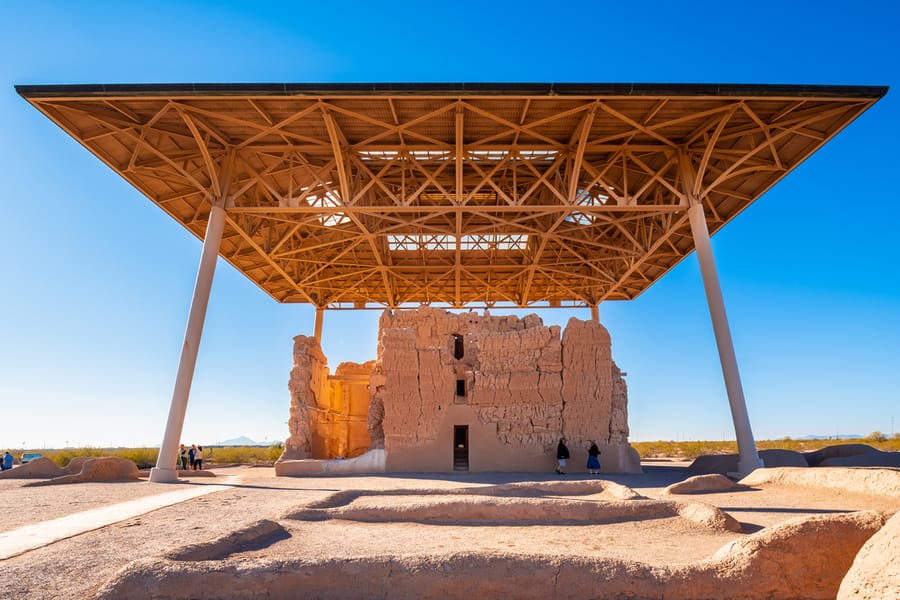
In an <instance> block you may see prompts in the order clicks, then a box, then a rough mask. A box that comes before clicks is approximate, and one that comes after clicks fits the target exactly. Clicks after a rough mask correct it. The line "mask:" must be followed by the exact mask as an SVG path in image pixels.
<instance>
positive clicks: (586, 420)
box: [562, 317, 613, 444]
mask: <svg viewBox="0 0 900 600" xmlns="http://www.w3.org/2000/svg"><path fill="white" fill-rule="evenodd" d="M612 368H613V362H612V346H611V342H610V337H609V332H608V331H607V330H606V328H605V327H604V326H603V325H601V324H600V323H596V322H594V321H581V320H579V319H576V318H574V317H572V318H570V319H569V322H568V323H567V324H566V329H565V331H564V332H563V336H562V397H563V410H562V419H563V431H564V432H565V435H566V437H567V438H570V441H572V442H575V443H576V444H583V443H585V442H588V441H595V442H597V443H600V444H608V443H610V417H611V412H612V393H613V375H612Z"/></svg>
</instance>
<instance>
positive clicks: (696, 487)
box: [663, 473, 742, 494]
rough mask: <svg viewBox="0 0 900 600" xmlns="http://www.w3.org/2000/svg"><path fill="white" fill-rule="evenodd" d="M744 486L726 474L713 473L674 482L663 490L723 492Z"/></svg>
mask: <svg viewBox="0 0 900 600" xmlns="http://www.w3.org/2000/svg"><path fill="white" fill-rule="evenodd" d="M741 488H742V486H739V485H737V484H736V483H735V482H733V481H732V480H730V479H728V478H727V477H725V476H724V475H719V474H718V473H713V474H710V475H695V476H694V477H690V478H688V479H685V480H684V481H679V482H678V483H673V484H672V485H670V486H669V487H667V488H666V489H664V490H663V493H664V494H699V493H705V492H723V491H726V490H727V491H733V490H736V489H741Z"/></svg>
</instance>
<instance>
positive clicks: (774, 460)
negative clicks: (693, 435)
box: [688, 449, 809, 475]
mask: <svg viewBox="0 0 900 600" xmlns="http://www.w3.org/2000/svg"><path fill="white" fill-rule="evenodd" d="M759 457H760V458H761V459H762V461H763V464H765V466H767V467H807V466H809V465H808V463H807V462H806V459H805V458H804V457H803V455H802V454H800V453H799V452H794V451H793V450H779V449H772V450H760V451H759ZM737 464H738V455H737V454H705V455H703V456H698V457H697V458H696V459H695V460H694V462H692V463H691V464H690V466H689V467H688V471H690V472H692V473H718V474H720V475H728V474H729V473H734V472H736V471H737V470H738V467H737Z"/></svg>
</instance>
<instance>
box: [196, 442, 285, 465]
mask: <svg viewBox="0 0 900 600" xmlns="http://www.w3.org/2000/svg"><path fill="white" fill-rule="evenodd" d="M283 450H284V446H283V445H282V444H272V445H271V446H219V447H215V446H214V447H204V448H203V460H204V462H207V461H209V462H215V463H219V464H228V463H238V464H242V465H272V464H275V461H276V460H278V457H279V456H281V453H282V451H283Z"/></svg>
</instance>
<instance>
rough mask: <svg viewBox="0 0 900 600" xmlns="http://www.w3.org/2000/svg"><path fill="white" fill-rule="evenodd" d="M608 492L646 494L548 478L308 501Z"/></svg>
mask: <svg viewBox="0 0 900 600" xmlns="http://www.w3.org/2000/svg"><path fill="white" fill-rule="evenodd" d="M592 494H593V495H601V494H602V495H606V496H608V497H610V498H613V499H617V500H635V499H638V498H643V496H641V495H640V494H638V493H637V492H635V491H634V490H633V489H631V488H630V487H627V486H624V485H622V484H620V483H616V482H614V481H606V480H595V481H545V482H532V481H530V482H521V483H504V484H499V485H486V486H478V487H464V488H451V489H447V488H411V489H403V490H343V491H340V492H335V493H333V494H329V495H328V496H325V497H324V498H322V499H321V500H315V501H313V502H310V503H308V504H307V505H306V506H307V508H332V507H335V506H345V505H347V504H350V503H351V502H353V501H354V500H356V499H357V498H362V497H364V496H410V495H415V496H454V495H456V496H584V495H592Z"/></svg>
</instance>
